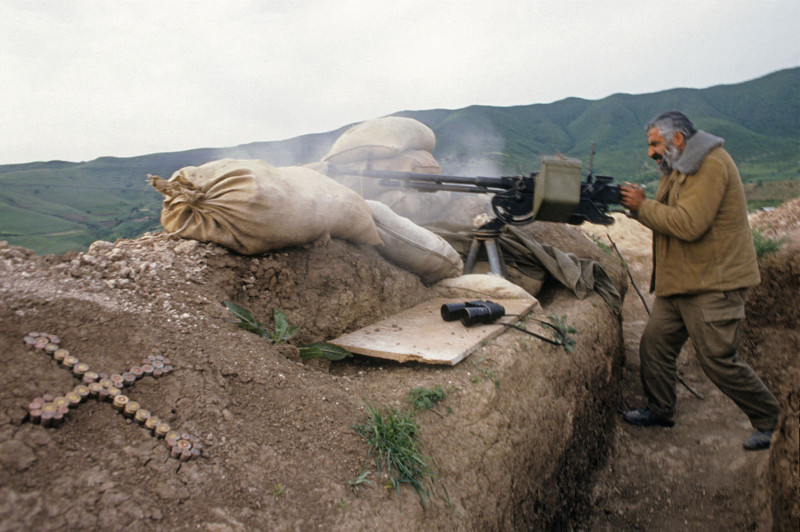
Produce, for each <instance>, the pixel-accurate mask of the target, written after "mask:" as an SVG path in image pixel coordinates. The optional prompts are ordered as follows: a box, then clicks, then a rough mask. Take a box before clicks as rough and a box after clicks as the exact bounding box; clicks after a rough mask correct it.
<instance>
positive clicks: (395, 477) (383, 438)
mask: <svg viewBox="0 0 800 532" xmlns="http://www.w3.org/2000/svg"><path fill="white" fill-rule="evenodd" d="M365 408H366V411H367V417H366V420H365V421H364V423H362V424H361V425H353V426H352V427H351V428H352V429H353V430H354V431H355V433H356V434H358V435H359V436H360V437H361V438H362V439H363V440H364V441H365V442H366V443H367V444H368V445H369V448H368V450H367V459H369V457H370V456H372V457H373V459H374V460H375V467H376V468H377V471H378V474H380V473H381V472H383V473H384V474H385V475H386V476H387V480H388V483H389V484H390V485H391V487H392V488H394V489H395V490H397V493H398V494H399V493H400V488H401V487H402V485H403V484H409V485H411V487H412V488H413V489H414V491H415V492H416V493H417V495H418V496H419V498H420V501H421V502H422V504H423V506H427V500H428V499H429V498H430V493H431V490H430V488H431V487H432V485H433V482H434V477H435V472H434V470H433V465H432V460H431V458H430V457H428V456H426V455H425V454H423V453H422V451H421V450H420V442H419V431H420V427H419V425H418V424H417V423H416V422H415V421H414V417H413V415H412V414H407V413H402V412H398V411H397V410H395V409H393V408H388V407H385V408H383V409H380V408H378V407H375V406H373V405H371V404H369V403H367V404H365Z"/></svg>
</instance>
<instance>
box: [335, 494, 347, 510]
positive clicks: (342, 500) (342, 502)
mask: <svg viewBox="0 0 800 532" xmlns="http://www.w3.org/2000/svg"><path fill="white" fill-rule="evenodd" d="M336 506H338V507H339V508H341V509H342V510H344V509H345V508H347V503H346V502H345V500H344V499H343V498H341V497H340V498H339V502H337V503H336Z"/></svg>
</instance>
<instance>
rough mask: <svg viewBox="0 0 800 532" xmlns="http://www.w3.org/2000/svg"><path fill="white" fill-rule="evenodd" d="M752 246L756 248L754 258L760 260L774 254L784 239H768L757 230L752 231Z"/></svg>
mask: <svg viewBox="0 0 800 532" xmlns="http://www.w3.org/2000/svg"><path fill="white" fill-rule="evenodd" d="M752 232H753V245H754V246H755V248H756V256H757V257H758V258H759V259H760V258H762V257H765V256H767V255H770V254H772V253H775V252H776V251H778V250H779V249H780V248H781V245H783V243H784V241H785V240H786V239H785V238H779V239H775V238H768V237H765V236H764V235H763V234H761V230H760V229H758V228H754V229H753V231H752Z"/></svg>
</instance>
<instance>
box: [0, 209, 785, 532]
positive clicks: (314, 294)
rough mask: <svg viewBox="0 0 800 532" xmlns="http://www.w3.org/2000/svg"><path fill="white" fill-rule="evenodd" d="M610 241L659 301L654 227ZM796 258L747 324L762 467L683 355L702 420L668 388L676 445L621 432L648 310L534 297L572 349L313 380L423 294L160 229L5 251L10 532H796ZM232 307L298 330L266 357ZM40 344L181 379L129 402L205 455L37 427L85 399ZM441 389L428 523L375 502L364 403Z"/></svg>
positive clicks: (121, 421) (570, 241)
mask: <svg viewBox="0 0 800 532" xmlns="http://www.w3.org/2000/svg"><path fill="white" fill-rule="evenodd" d="M795 220H797V218H795ZM790 226H791V224H790ZM794 227H795V228H796V224H795V226H794ZM603 230H604V231H605V228H604V229H603ZM526 231H528V232H529V234H530V236H532V237H534V238H538V239H540V241H543V242H546V243H549V244H552V245H554V246H555V247H557V248H559V249H564V250H569V251H572V252H574V253H576V254H577V255H579V256H582V257H591V258H595V259H596V260H598V261H600V262H601V263H602V264H603V266H604V267H605V268H606V269H607V271H608V272H609V273H610V275H611V276H612V279H614V281H615V283H616V284H617V285H618V288H619V290H620V292H621V293H623V294H624V293H625V291H626V280H625V272H624V269H623V268H622V267H621V266H620V264H619V261H617V260H616V258H615V257H614V256H613V255H611V254H609V253H606V252H604V251H603V250H601V249H600V247H599V246H597V245H595V244H594V243H593V242H592V241H591V240H590V239H589V238H586V236H585V235H584V233H583V232H582V230H579V229H576V228H570V227H565V226H560V225H555V224H540V223H534V224H531V225H530V226H526ZM614 231H617V232H616V233H612V238H614V239H615V241H616V242H617V244H618V245H619V248H620V250H621V251H622V253H623V255H625V258H626V259H627V260H628V262H629V264H630V265H631V268H632V270H633V272H634V277H635V278H636V280H637V283H638V284H639V287H640V288H641V289H642V290H643V292H644V291H646V283H645V278H646V277H648V276H649V243H648V240H647V237H646V231H642V230H641V229H639V228H636V227H635V226H633V225H629V224H625V223H624V222H623V221H620V223H618V224H617V225H616V226H614ZM601 234H602V235H603V236H604V235H605V233H604V232H603V233H601ZM798 242H800V235H798V234H797V233H796V232H795V233H792V234H791V235H790V236H789V240H788V241H787V242H786V243H785V245H784V247H783V248H782V250H781V251H780V252H779V253H778V254H776V255H775V256H774V258H771V259H769V260H770V262H767V261H764V263H763V264H764V265H767V264H768V265H769V266H763V265H762V267H763V268H765V272H770V273H765V274H764V277H765V283H762V287H766V288H765V290H763V291H762V292H758V291H754V293H753V294H751V303H750V305H751V308H750V309H749V310H750V315H751V316H752V315H754V314H757V315H759V316H760V317H761V316H763V317H764V321H758V322H756V321H755V320H754V321H753V322H752V324H751V328H750V329H749V332H748V340H747V347H746V349H744V350H743V351H746V353H743V355H746V356H747V357H748V360H750V362H751V363H752V364H753V365H754V367H756V368H757V369H758V370H759V372H760V373H761V375H762V377H763V378H764V380H765V381H766V382H767V383H768V384H769V385H770V387H771V388H772V389H773V391H775V392H776V395H778V396H780V399H781V404H782V413H783V416H782V419H781V423H782V427H781V429H780V430H779V431H778V434H777V435H776V437H775V439H774V441H773V449H772V451H771V452H759V453H746V452H744V451H742V449H741V441H742V440H743V439H744V438H745V437H746V436H747V435H748V434H749V432H750V431H749V428H748V426H747V422H746V419H745V418H744V416H743V415H742V414H741V413H740V412H738V411H737V410H736V409H735V407H733V406H732V405H731V404H730V402H729V401H728V400H727V399H725V398H724V397H720V396H719V394H718V393H716V392H715V388H714V387H713V385H711V384H709V383H708V381H707V380H705V378H704V377H703V376H702V375H701V373H700V371H699V369H698V368H697V366H696V364H695V363H694V362H693V360H692V358H691V357H690V356H688V355H687V356H686V357H685V360H684V361H683V362H682V364H681V370H682V373H683V377H684V379H685V380H686V381H687V383H689V384H690V385H691V386H692V387H693V388H694V389H696V390H697V391H699V392H700V393H701V394H703V396H704V397H705V400H703V401H700V400H697V399H695V398H694V397H693V396H691V395H689V394H688V392H685V390H679V392H680V395H679V401H680V406H679V416H680V418H679V422H678V424H677V425H676V426H675V427H674V428H673V429H660V428H659V429H637V428H633V427H627V426H624V425H622V424H621V423H619V412H620V411H621V410H624V409H626V408H628V407H631V406H637V405H638V404H639V402H640V401H641V396H640V390H641V388H640V386H639V385H638V376H637V375H638V373H637V370H638V367H637V358H636V348H635V346H636V342H637V340H638V334H639V333H640V331H641V328H642V326H643V324H644V320H645V313H644V312H643V310H642V307H641V302H640V301H639V300H638V296H636V294H635V292H634V291H633V290H631V291H630V292H629V293H628V296H630V297H627V298H626V301H625V307H624V309H623V316H622V318H623V319H622V320H620V319H619V317H618V316H617V315H615V313H614V312H613V311H611V310H610V309H609V308H608V307H607V306H606V305H605V304H604V302H603V301H602V299H601V298H600V297H599V296H597V295H596V294H593V295H591V296H589V297H588V298H586V299H584V300H578V299H576V298H575V297H574V296H573V295H572V294H571V293H569V292H567V291H566V290H564V289H563V288H561V287H559V286H554V285H553V284H552V283H546V284H545V287H544V289H543V291H542V292H541V293H540V294H539V299H540V302H541V303H542V307H543V313H542V314H543V315H541V316H538V317H540V318H542V317H544V315H545V314H550V313H552V314H556V315H559V316H561V315H568V316H569V323H570V324H571V325H573V326H574V327H575V328H576V329H577V331H578V332H577V333H576V335H577V339H578V346H577V348H576V350H575V352H574V353H569V354H567V353H566V352H565V351H564V350H563V349H561V348H559V347H556V346H549V345H546V344H543V343H542V342H538V341H536V340H535V339H532V338H528V337H526V336H525V335H523V334H521V333H518V332H514V331H509V332H508V333H505V334H503V335H500V336H499V337H497V339H495V340H492V341H491V342H489V343H488V344H487V345H485V346H483V347H481V349H479V350H478V351H477V352H476V353H474V354H473V355H471V356H470V357H469V358H468V359H466V360H465V361H463V362H461V363H460V364H459V365H457V366H455V367H442V366H428V365H422V364H396V363H392V362H388V361H381V360H374V359H369V358H366V357H355V358H352V359H347V360H344V361H338V362H330V361H320V360H310V361H307V360H302V359H301V358H300V356H299V350H298V347H297V346H300V345H303V344H306V343H311V342H317V341H323V340H328V339H331V338H334V337H336V336H338V335H339V334H342V333H344V332H349V331H352V330H355V329H357V328H360V327H363V326H366V325H368V324H369V323H372V322H374V321H376V320H378V319H381V318H383V317H386V316H389V315H391V314H393V313H395V312H397V311H399V310H402V309H405V308H409V307H411V306H414V305H416V304H418V303H420V302H422V301H424V300H426V299H428V298H429V297H431V290H430V289H429V288H428V287H427V286H425V285H424V284H423V283H422V282H421V281H420V280H419V278H418V277H416V276H414V275H412V274H410V273H408V272H406V271H404V270H402V269H400V268H398V267H396V266H394V265H393V264H390V263H389V262H387V261H385V260H384V259H383V258H382V257H381V256H380V255H379V254H378V253H377V252H376V251H375V250H374V249H372V248H369V247H363V246H356V245H353V244H350V243H347V242H344V241H340V240H331V241H330V242H327V243H325V244H320V245H310V246H307V247H303V248H295V249H289V250H281V251H277V252H272V253H269V254H265V255H260V256H257V257H246V256H241V255H237V254H235V253H232V252H230V251H228V250H226V249H225V248H222V247H220V246H217V245H214V244H206V243H199V242H195V241H190V240H181V239H177V238H173V237H169V236H167V235H165V234H161V233H156V234H148V235H145V236H143V237H141V238H138V239H133V240H119V241H117V242H115V243H110V242H96V243H94V244H93V245H92V246H91V248H90V249H89V250H88V251H87V252H85V253H73V254H68V255H65V256H54V255H48V256H37V255H34V254H33V253H32V252H30V251H29V250H25V249H22V248H18V247H14V246H8V245H0V295H1V297H2V301H3V304H2V307H0V330H2V333H0V350H2V353H3V362H4V371H3V373H2V374H0V530H63V529H78V528H92V529H101V530H110V529H113V530H151V529H164V528H171V529H177V530H189V529H191V530H197V529H200V530H262V529H277V530H318V529H319V530H353V529H400V528H404V529H411V530H418V529H439V530H441V529H448V530H492V529H496V530H499V529H531V528H532V529H552V528H558V529H565V528H566V529H569V528H572V529H587V530H595V529H601V530H605V529H612V528H613V529H617V528H622V529H631V528H637V527H640V528H646V529H672V528H675V527H676V526H679V527H682V528H689V529H698V530H699V529H704V528H707V527H709V526H714V527H716V528H719V527H720V526H721V527H722V528H731V529H740V528H745V529H768V528H769V527H770V526H771V524H775V526H776V527H778V528H779V529H783V528H782V527H783V526H784V525H788V526H791V525H792V524H793V523H797V519H798V512H797V500H798V498H797V486H798V483H797V470H798V458H797V411H798V409H797V400H798V392H797V382H800V379H798V378H797V371H798V369H797V356H796V353H797V352H798V349H797V348H798V344H797V338H796V331H797V330H798V328H799V327H798V324H797V311H796V309H797V308H798V307H800V306H799V305H798V304H797V303H798V301H797V299H798V291H797V278H798V277H800V276H798V272H797V264H800V261H798V258H797V253H798V247H800V244H798ZM771 272H774V274H773V273H771ZM773 275H774V276H775V277H774V278H773V277H772V276H773ZM792 276H793V277H792ZM792 279H793V281H792ZM791 282H794V284H789V283H791ZM774 286H780V287H782V296H781V297H775V294H774V292H772V291H770V289H769V287H774ZM645 297H648V296H645ZM226 300H229V301H233V302H235V303H237V304H239V305H241V306H243V307H245V308H247V309H249V310H251V311H252V312H253V315H254V317H255V318H256V319H257V320H258V321H260V322H261V323H262V324H264V325H265V326H267V328H271V327H272V326H273V325H274V321H273V310H274V309H276V308H277V309H280V310H282V311H283V312H284V313H285V314H286V315H287V317H288V319H289V322H290V323H291V324H292V325H296V326H298V327H299V332H298V334H297V335H296V336H295V337H293V338H292V339H291V340H290V341H289V342H288V343H284V344H281V345H272V344H270V343H269V341H268V340H267V339H266V338H261V337H259V336H257V335H255V334H252V333H249V332H247V331H245V330H243V329H241V328H239V327H237V326H236V325H235V324H233V323H232V322H231V320H230V318H231V316H230V314H229V313H228V311H227V310H226V308H225V307H224V306H223V305H222V304H221V303H222V302H223V301H226ZM787 309H794V310H793V311H791V312H789V311H788V310H787ZM773 315H774V316H780V318H777V317H776V318H774V319H771V318H769V316H773ZM527 326H528V327H534V326H535V324H534V323H533V322H528V323H527ZM32 331H36V332H39V333H50V334H53V335H57V337H58V340H59V346H60V347H61V348H64V349H67V350H69V352H70V353H71V354H73V355H74V356H76V357H77V358H79V359H80V360H81V361H82V362H86V363H87V364H88V365H89V366H90V368H91V369H92V370H94V371H97V372H98V373H108V374H109V375H110V374H112V373H122V372H125V371H128V370H129V369H130V368H132V367H134V366H137V365H139V366H141V364H142V363H143V362H146V361H147V359H148V357H162V358H167V359H169V363H170V364H169V365H171V366H174V370H173V371H171V372H168V373H165V374H163V375H160V376H158V377H154V376H146V377H143V378H141V379H140V380H138V381H136V382H135V383H133V384H132V385H131V386H130V387H127V388H123V389H122V391H123V393H124V394H125V395H127V396H129V397H130V398H131V399H132V400H135V401H137V402H138V403H140V404H141V406H142V408H145V409H148V410H150V411H151V412H152V413H153V414H154V415H157V416H158V417H159V418H160V419H161V420H162V421H164V422H166V423H168V424H169V426H170V427H171V428H172V429H174V430H177V431H178V432H179V433H182V434H181V438H183V439H185V440H186V441H187V442H189V443H190V444H192V445H194V447H195V448H196V449H197V450H198V452H199V454H198V455H195V456H191V457H189V456H188V454H189V453H187V455H185V456H184V457H183V458H173V457H171V456H170V454H171V450H170V447H169V446H168V445H167V444H166V443H165V440H164V439H163V438H162V439H159V438H156V437H154V436H152V435H151V434H150V433H149V432H148V431H147V430H146V429H145V428H144V427H143V426H141V425H140V424H138V423H137V422H136V421H134V420H132V419H128V418H126V417H124V416H123V415H121V414H120V413H118V412H116V411H115V410H114V409H113V408H112V407H111V405H110V404H109V403H106V402H101V401H97V400H94V399H89V400H88V401H86V402H85V403H83V404H80V405H78V406H77V407H75V408H72V409H70V411H69V414H68V415H67V416H66V418H65V420H64V421H63V423H62V424H61V425H60V426H58V427H44V426H42V424H41V423H39V424H36V423H34V422H33V421H32V420H31V419H30V416H29V413H28V408H27V405H28V404H29V403H30V402H31V400H32V399H33V398H34V397H37V396H42V395H43V394H45V393H52V394H54V395H58V394H62V393H65V392H66V391H69V390H72V389H73V388H74V387H75V386H76V384H78V382H79V381H78V379H77V378H76V377H74V376H73V375H71V374H70V372H69V371H68V370H67V369H65V368H64V367H63V365H60V364H59V363H58V362H56V361H55V360H54V359H53V358H52V356H50V355H48V354H47V353H46V352H45V350H42V349H36V348H35V347H32V346H30V345H27V344H26V343H25V341H24V340H23V339H24V338H25V336H26V335H28V334H29V333H30V332H32ZM791 331H795V336H792V334H790V332H791ZM776 353H777V354H778V355H780V356H777V355H776ZM623 355H624V356H623ZM792 372H794V373H792ZM436 385H441V386H443V387H445V388H446V389H447V390H448V397H447V398H446V399H445V400H444V401H443V402H442V403H441V404H440V405H438V407H437V409H436V410H435V411H434V410H426V411H422V412H419V413H417V414H416V417H415V419H416V420H417V422H418V423H419V425H420V435H421V439H422V445H423V450H424V451H425V452H426V453H427V454H429V455H430V456H431V457H432V458H433V459H434V460H435V461H434V467H435V469H436V471H437V473H438V476H437V477H436V482H435V484H433V485H432V486H431V487H432V490H433V491H432V493H431V496H430V498H428V499H427V500H426V501H425V502H426V504H425V505H423V504H422V503H421V501H420V499H419V498H418V497H417V495H416V494H414V492H413V490H411V489H409V488H408V487H404V488H403V489H401V490H400V491H399V492H397V491H395V490H390V489H384V484H385V481H384V479H383V477H382V476H381V474H379V473H377V472H376V471H375V468H374V465H373V464H372V463H371V462H370V461H369V460H368V456H367V446H366V444H365V443H364V442H363V441H362V440H361V439H360V438H359V437H358V436H357V435H356V434H355V433H354V431H353V430H352V428H351V427H352V426H353V425H354V424H358V423H362V422H363V421H364V405H365V402H369V403H370V404H373V405H377V406H379V407H384V406H385V407H386V408H395V409H398V410H403V411H407V410H408V404H407V403H406V401H405V397H406V394H407V392H408V391H409V389H410V388H411V387H412V386H425V387H434V386H436ZM792 442H793V443H792ZM791 445H794V447H793V448H792V447H791ZM365 471H368V473H367V476H366V480H367V481H368V482H365V483H361V484H359V483H358V482H357V481H356V479H357V477H358V475H360V474H361V473H362V472H365ZM445 489H446V496H441V497H440V496H439V495H443V494H444V493H445V491H444V490H445ZM437 494H438V495H437Z"/></svg>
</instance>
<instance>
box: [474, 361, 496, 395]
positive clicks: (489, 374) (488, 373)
mask: <svg viewBox="0 0 800 532" xmlns="http://www.w3.org/2000/svg"><path fill="white" fill-rule="evenodd" d="M484 360H486V357H481V358H479V359H478V360H477V361H473V360H470V361H469V363H470V364H472V367H473V368H475V371H477V373H476V374H475V375H473V377H472V379H471V380H472V382H481V380H483V378H486V379H489V380H490V381H492V382H494V387H495V388H499V387H500V379H498V378H497V374H496V373H495V372H494V370H493V369H492V368H479V367H478V364H480V363H481V362H483V361H484Z"/></svg>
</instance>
